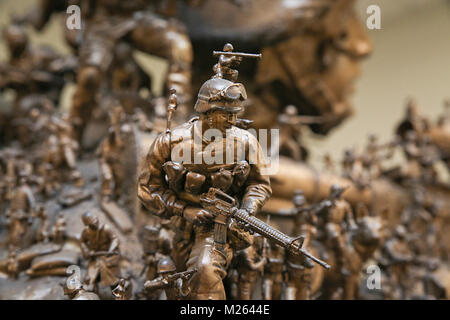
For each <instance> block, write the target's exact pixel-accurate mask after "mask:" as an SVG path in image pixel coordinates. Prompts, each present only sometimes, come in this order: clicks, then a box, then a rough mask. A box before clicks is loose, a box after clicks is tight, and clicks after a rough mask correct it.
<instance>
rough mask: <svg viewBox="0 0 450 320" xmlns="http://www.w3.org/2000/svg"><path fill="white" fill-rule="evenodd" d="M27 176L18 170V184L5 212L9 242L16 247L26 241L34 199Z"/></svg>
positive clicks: (21, 245)
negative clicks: (7, 221)
mask: <svg viewBox="0 0 450 320" xmlns="http://www.w3.org/2000/svg"><path fill="white" fill-rule="evenodd" d="M27 178H28V174H27V173H26V172H23V171H20V172H19V185H18V186H17V187H15V189H14V191H13V194H12V198H11V202H10V208H9V210H8V212H7V217H9V221H10V222H9V244H10V245H13V246H15V247H18V248H20V247H23V245H24V244H25V242H26V240H25V235H26V234H27V233H28V228H29V226H30V224H31V215H32V214H33V210H34V206H35V199H34V196H33V192H32V191H31V188H30V187H29V186H28V184H27Z"/></svg>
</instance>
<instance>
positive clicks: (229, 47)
mask: <svg viewBox="0 0 450 320" xmlns="http://www.w3.org/2000/svg"><path fill="white" fill-rule="evenodd" d="M233 50H234V47H233V45H232V44H231V43H226V44H225V45H224V46H223V51H225V52H231V51H233Z"/></svg>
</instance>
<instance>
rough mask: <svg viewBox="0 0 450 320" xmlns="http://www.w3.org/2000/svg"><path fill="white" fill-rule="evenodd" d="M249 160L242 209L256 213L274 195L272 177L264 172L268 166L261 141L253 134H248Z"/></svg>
mask: <svg viewBox="0 0 450 320" xmlns="http://www.w3.org/2000/svg"><path fill="white" fill-rule="evenodd" d="M248 136H249V140H248V141H249V142H248V152H249V153H248V161H249V164H250V174H249V176H248V179H247V183H246V188H245V192H244V195H243V197H242V202H241V209H245V210H246V211H247V212H249V213H250V214H253V215H254V214H256V213H257V212H258V210H259V209H261V207H262V206H263V205H264V203H265V202H266V201H267V200H268V199H269V198H270V196H271V195H272V188H271V187H270V178H269V176H267V175H264V174H263V173H262V170H264V168H266V166H267V160H266V158H265V156H264V154H263V152H262V149H261V146H260V145H259V142H258V141H257V140H256V137H254V136H253V135H251V134H248Z"/></svg>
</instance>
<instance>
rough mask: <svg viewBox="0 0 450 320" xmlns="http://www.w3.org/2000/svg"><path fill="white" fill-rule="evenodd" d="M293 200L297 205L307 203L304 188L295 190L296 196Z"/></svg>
mask: <svg viewBox="0 0 450 320" xmlns="http://www.w3.org/2000/svg"><path fill="white" fill-rule="evenodd" d="M292 202H293V203H294V205H295V206H302V205H304V204H305V194H304V193H303V191H302V190H295V191H294V196H293V197H292Z"/></svg>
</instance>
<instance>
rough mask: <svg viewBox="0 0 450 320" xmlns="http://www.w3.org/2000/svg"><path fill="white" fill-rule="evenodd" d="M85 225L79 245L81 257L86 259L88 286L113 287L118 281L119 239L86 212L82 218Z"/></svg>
mask: <svg viewBox="0 0 450 320" xmlns="http://www.w3.org/2000/svg"><path fill="white" fill-rule="evenodd" d="M82 220H83V224H84V225H85V227H84V229H83V231H82V233H81V237H80V245H81V252H82V254H83V257H84V258H86V259H88V274H87V276H88V281H89V285H96V284H97V282H98V279H100V285H102V286H110V287H113V286H115V285H116V284H117V282H118V281H119V274H120V269H119V259H120V253H119V239H117V237H116V235H115V234H114V233H113V231H112V230H111V229H110V228H109V227H108V226H106V225H104V224H101V223H100V222H99V221H98V218H97V217H96V216H94V215H93V214H92V213H91V212H89V211H87V212H86V213H84V214H83V216H82Z"/></svg>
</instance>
